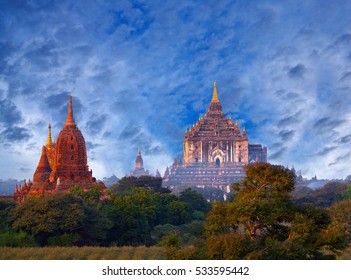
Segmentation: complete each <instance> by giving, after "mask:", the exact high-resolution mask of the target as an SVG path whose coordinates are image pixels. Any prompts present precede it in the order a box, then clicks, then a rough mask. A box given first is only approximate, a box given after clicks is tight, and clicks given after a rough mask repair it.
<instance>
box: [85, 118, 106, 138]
mask: <svg viewBox="0 0 351 280" xmlns="http://www.w3.org/2000/svg"><path fill="white" fill-rule="evenodd" d="M106 120H107V115H92V116H90V119H89V121H88V122H87V123H86V128H87V132H88V133H89V134H92V135H94V134H98V133H100V131H102V130H103V127H104V125H105V123H106Z"/></svg>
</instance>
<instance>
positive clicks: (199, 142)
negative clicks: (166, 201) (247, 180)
mask: <svg viewBox="0 0 351 280" xmlns="http://www.w3.org/2000/svg"><path fill="white" fill-rule="evenodd" d="M183 152H184V157H183V160H184V162H182V160H181V159H178V160H174V162H173V164H172V166H171V167H170V168H168V167H167V169H166V172H165V175H164V183H165V185H166V186H169V187H177V186H181V185H187V186H196V187H202V188H203V187H216V188H220V189H222V190H224V191H227V192H229V186H230V185H231V184H232V183H233V182H237V181H239V180H241V179H242V178H243V177H244V176H245V171H244V167H245V165H247V164H248V163H253V162H267V148H266V147H262V145H260V144H254V145H251V144H249V142H248V137H247V133H246V129H245V128H243V129H242V130H240V128H239V124H238V122H235V124H234V123H233V120H232V119H231V118H227V117H226V116H225V115H224V113H223V111H222V105H221V103H220V102H219V99H218V93H217V86H216V82H215V83H214V88H213V95H212V100H211V103H210V105H209V107H208V111H207V112H206V114H205V115H204V117H200V118H199V119H198V121H197V122H196V124H193V125H192V127H191V128H190V129H187V130H186V132H185V135H184V142H183Z"/></svg>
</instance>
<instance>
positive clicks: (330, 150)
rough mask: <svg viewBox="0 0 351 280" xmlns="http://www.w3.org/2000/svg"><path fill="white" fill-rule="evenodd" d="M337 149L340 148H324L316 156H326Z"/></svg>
mask: <svg viewBox="0 0 351 280" xmlns="http://www.w3.org/2000/svg"><path fill="white" fill-rule="evenodd" d="M337 148H338V147H337V146H331V147H324V148H323V150H321V151H319V152H317V153H316V155H317V156H325V155H327V154H329V153H330V152H332V151H334V150H335V149H337Z"/></svg>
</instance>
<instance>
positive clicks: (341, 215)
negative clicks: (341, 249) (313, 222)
mask: <svg viewBox="0 0 351 280" xmlns="http://www.w3.org/2000/svg"><path fill="white" fill-rule="evenodd" d="M329 215H330V218H331V221H332V224H333V225H334V226H335V227H338V232H340V233H342V234H343V235H344V237H345V238H346V240H347V241H348V242H349V243H350V242H351V199H348V200H344V201H340V202H337V203H335V204H333V206H332V207H330V208H329Z"/></svg>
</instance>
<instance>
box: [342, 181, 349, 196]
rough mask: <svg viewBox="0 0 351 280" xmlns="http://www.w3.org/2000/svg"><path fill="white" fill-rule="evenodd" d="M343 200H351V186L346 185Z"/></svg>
mask: <svg viewBox="0 0 351 280" xmlns="http://www.w3.org/2000/svg"><path fill="white" fill-rule="evenodd" d="M343 198H344V199H351V184H350V183H349V184H347V185H346V189H345V191H344V193H343Z"/></svg>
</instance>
